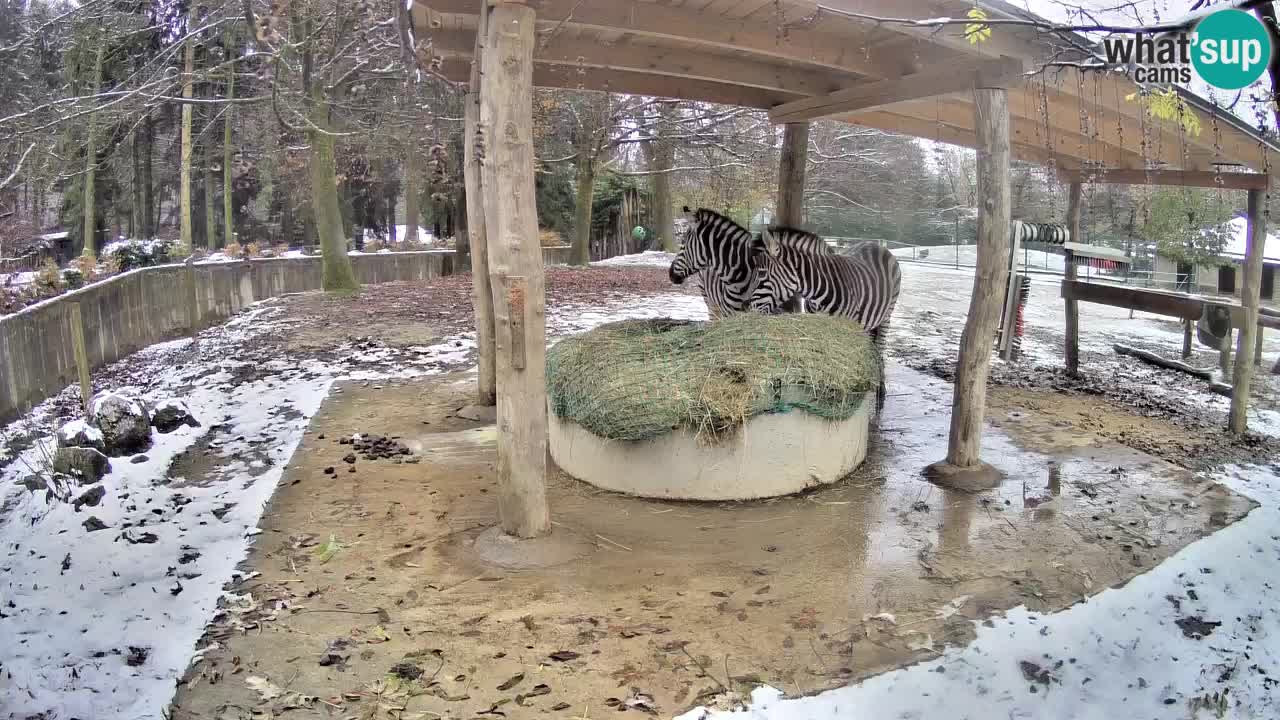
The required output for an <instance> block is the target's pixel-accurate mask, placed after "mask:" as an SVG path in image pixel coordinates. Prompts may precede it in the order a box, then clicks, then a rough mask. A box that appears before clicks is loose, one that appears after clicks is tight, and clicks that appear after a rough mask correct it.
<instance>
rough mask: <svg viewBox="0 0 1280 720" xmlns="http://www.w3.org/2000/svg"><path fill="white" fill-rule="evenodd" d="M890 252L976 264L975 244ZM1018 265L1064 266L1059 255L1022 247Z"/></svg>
mask: <svg viewBox="0 0 1280 720" xmlns="http://www.w3.org/2000/svg"><path fill="white" fill-rule="evenodd" d="M890 252H892V253H893V254H894V255H896V256H897V257H898V258H899V259H901V260H915V261H917V262H922V263H934V264H937V265H951V266H952V267H955V266H956V265H957V264H959V266H960V267H961V268H972V267H974V266H976V265H977V264H978V246H977V245H958V246H957V245H919V246H909V247H895V248H891V249H890ZM957 258H958V260H957ZM1018 265H1019V267H1026V268H1028V269H1030V270H1043V271H1047V272H1056V273H1061V272H1063V269H1064V267H1065V264H1064V261H1063V259H1062V256H1061V255H1055V254H1053V253H1051V252H1046V251H1044V250H1032V249H1029V248H1024V249H1023V250H1020V251H1019V252H1018Z"/></svg>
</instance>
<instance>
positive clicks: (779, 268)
mask: <svg viewBox="0 0 1280 720" xmlns="http://www.w3.org/2000/svg"><path fill="white" fill-rule="evenodd" d="M815 237H816V236H815V235H813V234H812V233H807V232H805V231H803V230H795V229H791V228H769V229H767V230H765V232H764V237H763V239H762V242H763V243H764V246H765V254H764V255H763V263H761V266H760V269H759V270H758V271H757V275H756V277H755V278H754V282H753V283H752V288H751V297H750V299H749V300H748V305H749V306H750V308H751V309H753V310H757V311H760V312H775V311H776V310H777V308H778V307H779V306H780V305H781V300H782V298H792V297H796V296H799V297H800V298H802V299H804V301H805V304H806V306H807V307H808V308H810V309H811V310H812V311H813V312H819V313H827V314H829V315H839V316H841V317H847V318H851V319H853V320H856V321H857V322H858V323H859V324H860V325H862V327H863V329H864V330H866V332H867V334H869V335H870V336H871V339H872V341H873V342H874V343H875V345H876V350H877V351H878V353H879V355H880V359H881V363H882V365H883V362H884V338H885V335H886V334H887V332H888V329H889V317H890V316H891V315H892V314H893V308H894V306H895V305H896V304H897V302H898V294H899V293H900V292H901V290H902V270H901V268H899V267H898V259H897V258H896V257H894V256H893V253H891V252H889V250H888V249H886V248H883V247H880V245H879V244H877V243H874V242H864V243H859V244H857V245H854V246H853V248H852V249H850V250H849V251H848V252H847V253H846V254H843V255H829V254H828V255H819V254H814V253H812V252H808V251H806V250H805V248H808V247H810V246H811V245H812V243H813V241H814V238H815ZM819 241H820V240H819ZM884 396H885V384H884V373H881V379H880V386H879V388H877V390H876V411H877V412H879V411H880V410H881V409H882V408H883V407H884Z"/></svg>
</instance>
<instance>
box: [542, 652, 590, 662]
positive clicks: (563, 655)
mask: <svg viewBox="0 0 1280 720" xmlns="http://www.w3.org/2000/svg"><path fill="white" fill-rule="evenodd" d="M547 657H550V658H551V659H552V660H555V661H556V662H569V661H570V660H577V659H578V658H580V657H582V656H581V655H579V654H578V653H576V652H574V651H572V650H557V651H555V652H553V653H551V654H550V655H548V656H547Z"/></svg>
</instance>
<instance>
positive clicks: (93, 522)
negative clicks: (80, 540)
mask: <svg viewBox="0 0 1280 720" xmlns="http://www.w3.org/2000/svg"><path fill="white" fill-rule="evenodd" d="M81 524H82V525H84V529H85V532H97V531H99V530H106V529H107V524H106V523H104V522H102V521H101V520H99V519H98V516H97V515H90V516H89V519H88V520H85V521H84V522H83V523H81Z"/></svg>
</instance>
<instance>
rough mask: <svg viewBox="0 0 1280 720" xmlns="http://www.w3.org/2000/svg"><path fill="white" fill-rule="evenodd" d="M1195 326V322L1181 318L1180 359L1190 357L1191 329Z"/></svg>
mask: <svg viewBox="0 0 1280 720" xmlns="http://www.w3.org/2000/svg"><path fill="white" fill-rule="evenodd" d="M1194 326H1195V322H1193V321H1191V320H1188V319H1186V318H1184V319H1183V320H1182V359H1183V360H1186V359H1187V358H1189V357H1191V329H1192V328H1193V327H1194Z"/></svg>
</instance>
